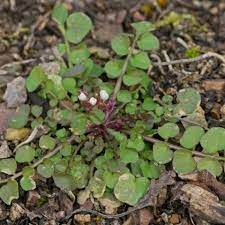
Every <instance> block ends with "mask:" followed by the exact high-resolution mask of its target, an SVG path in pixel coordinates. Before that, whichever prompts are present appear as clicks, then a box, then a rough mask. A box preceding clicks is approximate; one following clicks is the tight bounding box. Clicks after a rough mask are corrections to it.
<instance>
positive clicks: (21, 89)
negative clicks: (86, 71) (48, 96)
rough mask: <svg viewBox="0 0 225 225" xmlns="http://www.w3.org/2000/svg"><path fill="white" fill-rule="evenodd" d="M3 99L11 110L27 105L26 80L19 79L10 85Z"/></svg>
mask: <svg viewBox="0 0 225 225" xmlns="http://www.w3.org/2000/svg"><path fill="white" fill-rule="evenodd" d="M3 99H4V100H5V101H6V102H7V106H8V107H9V108H13V107H18V106H20V105H21V104H23V103H25V102H26V100H27V92H26V85H25V79H24V78H23V77H17V78H16V79H14V80H13V81H12V82H10V83H8V84H7V88H6V91H5V94H4V96H3Z"/></svg>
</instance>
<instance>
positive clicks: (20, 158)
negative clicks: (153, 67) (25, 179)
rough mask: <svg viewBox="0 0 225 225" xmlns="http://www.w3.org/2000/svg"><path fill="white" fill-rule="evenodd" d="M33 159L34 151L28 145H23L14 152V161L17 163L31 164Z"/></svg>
mask: <svg viewBox="0 0 225 225" xmlns="http://www.w3.org/2000/svg"><path fill="white" fill-rule="evenodd" d="M34 157H35V149H34V148H32V147H31V146H29V145H24V146H21V147H19V148H18V149H17V150H16V156H15V159H16V161H17V162H19V163H25V162H31V161H32V160H33V159H34Z"/></svg>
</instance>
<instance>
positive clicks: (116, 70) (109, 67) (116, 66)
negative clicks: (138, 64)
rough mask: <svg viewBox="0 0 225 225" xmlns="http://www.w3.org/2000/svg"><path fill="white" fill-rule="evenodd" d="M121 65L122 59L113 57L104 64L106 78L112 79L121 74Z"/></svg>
mask: <svg viewBox="0 0 225 225" xmlns="http://www.w3.org/2000/svg"><path fill="white" fill-rule="evenodd" d="M122 67H123V60H119V59H114V60H110V61H108V62H107V63H106V64H105V68H104V69H105V72H106V73H107V76H108V78H111V79H114V78H117V77H118V76H119V75H120V74H121V70H122Z"/></svg>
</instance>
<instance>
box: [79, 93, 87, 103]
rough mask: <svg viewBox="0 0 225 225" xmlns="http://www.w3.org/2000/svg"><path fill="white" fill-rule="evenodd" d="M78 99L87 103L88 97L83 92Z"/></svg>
mask: <svg viewBox="0 0 225 225" xmlns="http://www.w3.org/2000/svg"><path fill="white" fill-rule="evenodd" d="M78 99H79V100H80V101H87V96H86V94H84V93H83V92H81V93H80V94H79V95H78Z"/></svg>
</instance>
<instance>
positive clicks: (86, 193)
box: [77, 188, 91, 205]
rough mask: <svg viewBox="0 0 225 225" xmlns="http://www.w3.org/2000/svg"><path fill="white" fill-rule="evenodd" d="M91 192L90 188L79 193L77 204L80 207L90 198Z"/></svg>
mask: <svg viewBox="0 0 225 225" xmlns="http://www.w3.org/2000/svg"><path fill="white" fill-rule="evenodd" d="M90 193H91V192H90V190H89V189H88V188H86V189H85V190H82V191H80V192H79V193H78V196H77V203H78V204H79V205H83V204H84V203H85V202H86V201H87V200H88V198H89V196H90Z"/></svg>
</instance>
